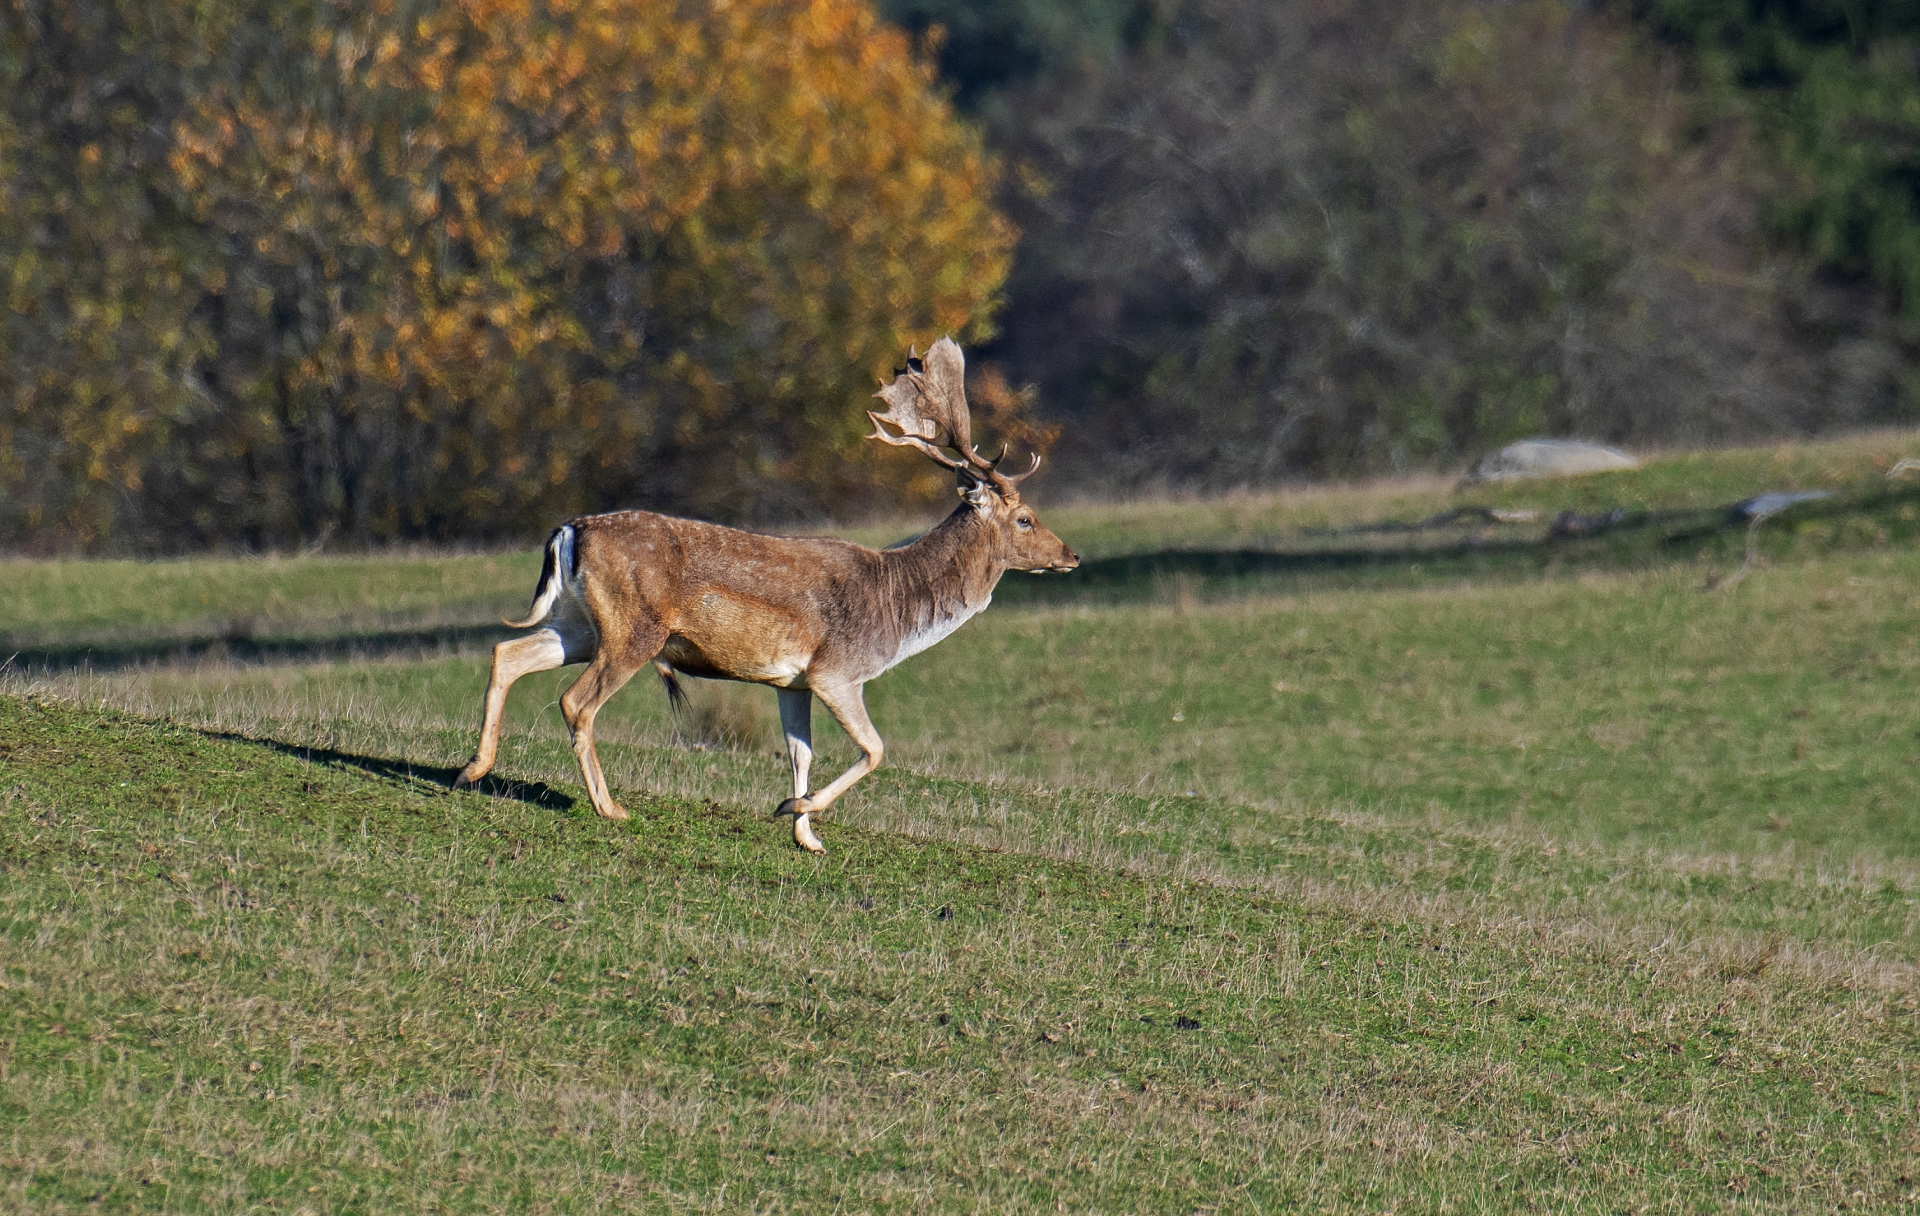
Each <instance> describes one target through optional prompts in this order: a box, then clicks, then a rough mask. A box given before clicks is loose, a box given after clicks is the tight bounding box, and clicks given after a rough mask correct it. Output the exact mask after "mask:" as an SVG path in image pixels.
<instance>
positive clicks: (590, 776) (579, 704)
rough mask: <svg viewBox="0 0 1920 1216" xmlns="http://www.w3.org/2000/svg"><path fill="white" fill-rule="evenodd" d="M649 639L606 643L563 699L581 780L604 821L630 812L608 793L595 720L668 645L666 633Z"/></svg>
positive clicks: (563, 712)
mask: <svg viewBox="0 0 1920 1216" xmlns="http://www.w3.org/2000/svg"><path fill="white" fill-rule="evenodd" d="M651 632H652V631H649V634H648V635H645V636H639V637H632V636H630V637H629V638H628V639H626V641H627V644H626V645H612V644H608V643H605V642H603V643H602V645H601V647H600V650H599V653H597V654H595V655H594V656H593V662H591V663H589V664H587V669H586V670H585V671H583V672H581V673H580V678H579V679H577V680H575V681H574V682H573V685H572V687H570V688H568V689H567V691H566V692H565V693H564V694H562V695H561V697H560V713H561V715H562V716H563V717H565V718H566V720H567V733H568V734H569V735H570V736H572V738H573V755H574V759H576V760H578V761H579V762H580V776H581V778H582V779H584V780H585V781H586V783H587V797H589V798H591V799H592V800H593V809H594V810H595V811H596V812H598V813H599V815H600V817H601V818H602V819H625V818H626V817H627V812H626V811H625V810H623V809H621V807H620V804H619V803H617V802H615V801H614V800H613V794H612V792H611V791H609V790H608V789H607V778H606V774H605V773H602V772H601V771H600V754H599V752H598V751H596V750H595V749H594V746H593V719H594V717H595V716H596V715H597V714H599V712H600V707H601V706H602V705H605V704H606V703H607V701H608V699H609V698H610V697H612V696H613V694H614V693H616V692H619V691H620V689H621V687H622V686H623V685H625V684H626V682H627V681H628V680H631V679H632V678H633V675H634V673H635V672H637V671H639V670H640V669H641V668H642V667H645V666H646V665H647V664H648V663H650V662H652V661H653V657H654V656H655V655H657V654H659V653H660V648H661V646H663V645H665V644H666V640H667V632H666V630H664V629H662V630H658V631H657V632H658V634H659V636H658V637H657V638H655V637H652V636H651ZM636 655H637V656H639V657H637V658H636V657H635V656H636Z"/></svg>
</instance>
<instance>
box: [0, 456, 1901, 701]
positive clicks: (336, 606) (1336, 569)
mask: <svg viewBox="0 0 1920 1216" xmlns="http://www.w3.org/2000/svg"><path fill="white" fill-rule="evenodd" d="M1915 455H1920V435H1916V434H1915V433H1913V432H1911V431H1901V432H1876V433H1872V434H1866V435H1859V436H1852V437H1848V438H1844V439H1838V440H1831V441H1826V442H1821V443H1807V444H1793V445H1781V446H1772V447H1766V448H1749V449H1732V450H1727V451H1715V452H1681V453H1667V454H1656V455H1652V456H1650V457H1649V458H1648V460H1647V463H1646V464H1645V466H1644V467H1642V468H1640V469H1637V470H1632V471H1627V472H1619V473H1601V474H1592V475H1589V476H1585V477H1573V478H1554V479H1545V480H1538V481H1526V482H1512V483H1505V484H1501V485H1482V486H1454V485H1452V484H1450V483H1448V482H1445V481H1442V480H1440V479H1436V478H1414V479H1410V480H1402V481H1391V482H1380V483H1373V484H1367V485H1357V486H1335V487H1312V488H1304V489H1298V490H1287V491H1279V492H1264V493H1244V494H1234V495H1227V496H1224V497H1217V498H1209V499H1191V500H1188V499H1148V500H1142V501H1138V502H1131V503H1083V504H1068V505H1063V506H1059V507H1047V508H1046V509H1045V515H1046V518H1047V521H1048V523H1049V524H1050V525H1051V526H1052V527H1053V528H1054V530H1055V531H1057V532H1059V533H1060V534H1061V535H1062V536H1064V537H1066V538H1068V540H1069V541H1070V543H1072V544H1073V545H1074V546H1075V548H1076V549H1078V550H1079V551H1080V553H1081V554H1082V555H1083V556H1084V557H1086V558H1087V559H1088V563H1087V565H1086V567H1084V568H1083V570H1082V572H1081V573H1080V574H1079V575H1077V576H1076V577H1075V578H1073V579H1046V580H1009V581H1008V582H1007V583H1006V584H1005V585H1004V588H1003V591H1002V593H1001V598H1002V600H1003V602H1006V603H1016V602H1022V601H1032V600H1036V599H1042V600H1049V601H1059V600H1063V599H1064V600H1068V601H1084V602H1115V601H1119V602H1128V601H1139V600H1141V599H1150V600H1163V601H1165V600H1174V599H1179V598H1182V597H1190V596H1192V595H1194V594H1196V593H1198V594H1208V595H1213V594H1227V595H1241V594H1249V593H1253V594H1266V593H1271V592H1273V591H1275V590H1299V589H1301V588H1302V587H1303V586H1308V585H1311V586H1318V587H1323V588H1325V589H1330V590H1340V589H1345V588H1348V587H1351V586H1356V585H1368V584H1372V585H1386V586H1395V587H1405V586H1417V585H1423V584H1425V583H1428V582H1431V581H1433V580H1434V579H1436V578H1446V577H1460V578H1474V579H1479V580H1485V579H1488V578H1490V577H1497V578H1501V579H1503V580H1504V579H1512V578H1515V577H1519V578H1529V577H1537V576H1539V575H1540V574H1541V573H1542V572H1547V573H1555V572H1567V571H1572V570H1577V569H1583V568H1591V569H1648V568H1654V567H1663V566H1668V565H1672V564H1674V563H1684V564H1696V565H1697V564H1701V563H1706V564H1716V563H1717V564H1718V565H1720V566H1721V567H1723V568H1724V567H1728V566H1730V565H1731V564H1733V563H1737V562H1738V561H1739V560H1740V558H1741V556H1742V553H1743V549H1744V545H1745V533H1744V530H1743V529H1740V528H1725V527H1722V526H1721V524H1722V519H1721V517H1722V515H1723V514H1724V508H1725V507H1727V506H1728V505H1730V504H1732V503H1734V502H1736V501H1739V500H1740V499H1743V498H1747V497H1749V496H1751V495H1753V494H1756V493H1759V492H1761V491H1764V490H1773V489H1808V488H1826V489H1832V490H1835V491H1837V492H1838V494H1839V497H1838V498H1837V499H1836V500H1835V501H1832V502H1829V503H1816V504H1808V505H1805V506H1801V507H1796V508H1794V509H1793V511H1792V512H1791V513H1790V514H1789V515H1788V516H1786V517H1784V518H1783V519H1782V520H1781V521H1779V522H1778V523H1776V524H1772V525H1769V526H1768V528H1767V529H1765V530H1764V532H1763V541H1764V549H1765V551H1766V552H1767V553H1768V554H1769V555H1771V556H1773V557H1775V558H1776V559H1782V558H1800V557H1806V556H1815V555H1821V554H1826V553H1833V552H1847V551H1856V550H1860V549H1870V548H1873V547H1876V546H1881V547H1884V546H1887V545H1893V546H1896V547H1897V546H1900V545H1903V544H1909V543H1911V542H1912V541H1913V540H1914V539H1915V537H1916V536H1920V478H1912V477H1910V478H1908V479H1905V480H1903V481H1900V482H1889V481H1888V480H1887V478H1886V476H1885V470H1886V469H1887V468H1889V467H1890V466H1891V465H1892V464H1893V463H1894V462H1895V461H1896V460H1898V459H1899V458H1900V457H1902V456H1915ZM1466 505H1478V506H1491V507H1502V508H1506V509H1515V510H1521V509H1527V510H1533V511H1536V512H1538V513H1539V518H1538V519H1537V520H1536V521H1534V522H1530V523H1511V524H1498V523H1496V524H1488V523H1484V522H1480V521H1467V522H1465V523H1463V524H1462V525H1461V526H1458V527H1452V528H1439V529H1433V530H1429V531H1423V532H1413V533H1407V532H1387V533H1378V532H1367V531H1360V532H1356V531H1353V529H1355V528H1357V527H1358V528H1365V527H1367V526H1369V525H1378V524H1381V523H1383V522H1384V523H1393V524H1411V523H1416V522H1418V521H1420V520H1423V519H1426V518H1429V517H1431V516H1433V515H1436V514H1439V513H1441V512H1444V511H1447V510H1450V509H1453V508H1456V507H1460V506H1466ZM1616 506H1620V507H1625V508H1627V509H1628V510H1629V511H1631V512H1634V513H1635V518H1634V520H1633V523H1632V526H1629V527H1626V528H1623V529H1620V530H1617V531H1616V532H1614V533H1611V534H1609V535H1608V536H1606V537H1603V538H1599V539H1596V540H1589V541H1585V542H1578V543H1565V542H1556V543H1547V542H1546V541H1544V540H1543V536H1544V532H1545V529H1546V521H1547V520H1548V519H1549V518H1550V517H1551V516H1552V515H1553V514H1554V513H1556V512H1558V511H1562V510H1576V511H1581V512H1587V513H1596V512H1604V511H1607V510H1611V509H1612V508H1613V507H1616ZM1644 514H1651V515H1652V516H1653V518H1648V519H1643V518H1641V516H1642V515H1644ZM933 522H935V517H928V518H922V519H904V518H903V519H898V520H882V521H877V522H872V523H869V524H865V525H861V526H855V527H847V528H841V529H837V530H835V531H836V532H837V533H838V534H840V535H844V536H847V537H850V538H851V539H855V540H859V541H861V542H863V543H866V544H872V545H886V544H891V543H893V542H895V541H897V540H900V539H902V538H903V537H906V536H910V535H912V534H914V533H916V532H918V531H920V530H922V529H924V528H926V527H928V526H930V525H931V524H932V523H933ZM1410 566H1411V567H1412V568H1411V569H1410V568H1409V567H1410ZM539 567H540V554H539V546H538V544H537V543H533V542H530V543H528V544H527V545H525V546H522V547H520V548H518V549H515V550H513V551H509V552H500V553H454V554H448V553H433V552H412V551H401V552H396V553H392V554H381V555H372V556H360V557H352V556H323V557H311V556H282V557H272V558H263V559H256V560H251V561H248V560H233V559H214V558H196V559H186V560H177V561H159V562H135V561H118V562H86V561H43V560H27V559H15V560H9V561H4V562H0V619H4V620H5V622H6V624H5V625H4V626H0V652H6V653H14V652H21V653H22V658H21V662H23V663H24V664H25V665H27V666H36V665H47V664H51V665H54V666H63V665H67V664H70V663H73V662H76V661H79V660H81V659H83V658H85V657H87V656H89V655H91V656H92V657H93V659H94V661H95V662H105V663H107V664H109V665H111V664H114V663H119V662H125V661H130V660H132V661H137V660H141V659H144V658H152V657H155V656H160V655H165V654H167V653H169V652H171V651H174V650H180V649H183V648H184V649H188V650H196V649H197V650H213V651H215V652H231V653H241V654H248V653H252V652H253V651H255V650H260V649H264V650H267V651H269V652H274V651H279V652H298V651H299V650H300V649H301V648H302V647H306V648H313V647H315V646H316V645H319V644H323V643H339V644H341V645H342V646H347V644H348V643H352V642H354V641H356V640H357V641H358V642H359V643H360V644H361V645H362V646H363V647H367V648H374V649H378V648H380V647H381V646H382V645H383V639H384V640H385V642H389V643H391V644H394V645H415V646H417V645H419V644H422V643H433V642H443V641H444V642H451V643H456V644H458V643H466V642H471V641H473V640H475V638H476V637H478V636H480V634H481V633H484V632H485V631H489V630H494V631H497V625H498V622H499V619H500V617H501V616H502V615H503V614H517V613H519V612H521V611H523V610H524V608H525V605H526V601H527V599H528V598H529V597H530V596H531V594H532V588H533V583H534V581H535V579H536V577H537V575H538V572H539ZM476 631H479V632H476ZM347 648H349V649H350V648H351V647H350V646H347ZM4 657H5V656H4V654H0V658H4Z"/></svg>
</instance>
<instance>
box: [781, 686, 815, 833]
mask: <svg viewBox="0 0 1920 1216" xmlns="http://www.w3.org/2000/svg"><path fill="white" fill-rule="evenodd" d="M774 691H775V692H776V693H778V694H779V697H780V729H781V730H782V731H783V732H785V734H786V736H787V759H788V760H789V761H790V762H791V763H792V764H793V797H791V798H789V799H787V800H786V801H785V802H782V803H781V804H780V806H779V808H778V809H776V810H775V811H774V814H776V815H792V816H793V843H795V844H797V845H799V846H800V847H801V848H803V849H805V850H806V851H807V852H809V853H824V852H826V848H825V847H824V846H823V845H821V843H820V838H819V837H818V836H815V835H814V834H813V827H812V825H811V824H810V823H809V822H808V821H807V815H808V812H809V811H810V810H811V809H812V808H811V806H810V805H808V806H804V807H803V805H802V804H803V803H805V802H806V801H807V779H808V774H809V773H810V772H811V771H812V769H813V693H812V692H810V691H808V690H807V689H804V688H776V689H774Z"/></svg>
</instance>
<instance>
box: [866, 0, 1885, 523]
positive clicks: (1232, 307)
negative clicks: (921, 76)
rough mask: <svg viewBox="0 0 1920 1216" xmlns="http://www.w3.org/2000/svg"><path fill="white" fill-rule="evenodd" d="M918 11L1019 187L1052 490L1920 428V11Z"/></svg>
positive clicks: (1185, 4)
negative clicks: (1917, 424) (1050, 423)
mask: <svg viewBox="0 0 1920 1216" xmlns="http://www.w3.org/2000/svg"><path fill="white" fill-rule="evenodd" d="M883 7H884V8H885V10H886V11H887V12H888V13H889V15H890V16H892V17H893V18H895V19H896V20H899V21H901V22H902V23H904V24H906V25H907V26H908V27H909V28H913V29H916V30H930V29H932V28H933V27H939V28H940V29H941V30H943V31H944V34H945V38H944V42H942V43H941V44H940V50H939V54H940V57H941V62H942V65H943V70H945V71H946V72H947V73H948V74H949V75H950V76H951V77H953V78H954V79H955V81H956V92H957V96H958V98H959V99H960V100H961V102H962V103H963V104H965V105H966V106H967V107H969V108H970V110H971V111H972V112H973V113H975V114H976V115H978V116H979V118H980V119H981V121H982V122H983V124H984V125H985V126H986V129H987V131H988V133H989V142H990V144H992V145H994V146H996V148H997V150H999V151H1000V152H1001V153H1002V154H1003V155H1004V156H1005V157H1006V158H1007V159H1008V162H1009V166H1010V168H1011V170H1012V172H1010V173H1009V175H1008V187H1007V190H1006V195H1005V197H1006V200H1007V202H1006V205H1007V209H1008V212H1009V214H1010V215H1011V216H1012V217H1013V219H1014V220H1015V222H1016V223H1017V224H1018V225H1019V226H1020V228H1021V230H1022V237H1021V242H1020V245H1019V248H1018V251H1017V254H1016V260H1015V265H1014V269H1013V272H1012V275H1011V277H1010V279H1009V281H1008V285H1007V300H1008V304H1007V309H1006V311H1005V313H1004V314H1003V316H1002V319H1001V330H1002V336H1001V337H1000V339H999V340H998V341H997V342H996V343H995V344H994V346H993V347H992V349H991V350H990V351H987V352H983V353H985V354H988V355H990V356H991V357H993V358H995V359H997V360H999V361H1000V362H1001V363H1002V364H1003V365H1004V366H1005V369H1006V371H1007V374H1008V375H1009V376H1011V377H1012V379H1013V380H1014V381H1015V382H1030V383H1032V384H1034V385H1037V386H1038V389H1039V401H1040V402H1041V405H1042V408H1043V410H1044V411H1045V412H1046V413H1047V415H1048V416H1049V417H1050V418H1052V419H1053V420H1055V421H1057V422H1060V423H1062V424H1064V429H1063V438H1062V440H1061V442H1062V444H1063V445H1064V447H1065V448H1066V449H1067V450H1066V451H1063V453H1062V457H1063V458H1062V459H1061V460H1059V461H1058V462H1057V464H1056V470H1057V472H1056V474H1055V477H1056V480H1055V482H1054V483H1053V484H1054V485H1059V484H1060V481H1061V480H1063V479H1072V480H1073V481H1075V482H1076V483H1079V484H1082V485H1084V486H1086V487H1087V488H1089V489H1097V488H1114V487H1116V486H1117V487H1122V488H1126V487H1142V486H1146V485H1152V484H1155V483H1173V484H1180V485H1190V486H1221V485H1234V484H1245V483H1257V482H1262V481H1270V480H1274V479H1277V478H1284V477H1293V476H1300V475H1303V474H1305V475H1326V474H1351V473H1356V472H1367V471H1376V470H1386V469H1394V468H1406V467H1433V466H1439V467H1458V466H1459V465H1460V463H1462V462H1463V461H1465V460H1467V459H1470V458H1472V457H1474V456H1475V455H1477V454H1478V453H1480V452H1482V451H1484V450H1486V449H1488V448H1491V447H1494V446H1498V445H1499V444H1501V443H1503V442H1505V441H1507V440H1510V439H1513V438H1518V437H1521V436H1524V435H1530V434H1558V435H1579V436H1584V437H1589V438H1595V439H1601V440H1609V441H1614V442H1623V443H1655V442H1702V441H1705V442H1714V441H1727V440H1734V439H1740V438H1746V437H1754V436H1763V435H1774V434H1786V433H1805V432H1811V431H1815V430H1820V429H1830V428H1839V427H1847V426H1858V425H1867V424H1883V423H1890V422H1910V421H1912V420H1914V419H1915V418H1916V417H1920V408H1917V406H1920V385H1917V384H1916V381H1915V378H1914V359H1915V355H1916V351H1917V350H1920V342H1917V341H1916V333H1915V329H1916V327H1915V325H1914V323H1913V322H1914V318H1916V317H1920V152H1917V151H1916V149H1920V139H1917V138H1916V136H1920V71H1917V70H1916V40H1915V34H1916V31H1920V16H1917V15H1916V14H1920V10H1916V9H1915V8H1913V7H1912V6H1910V5H1895V4H1893V3H1891V2H1890V0H1848V2H1846V3H1841V2H1839V0H1829V2H1825V3H1820V2H1814V3H1798V2H1789V0H1619V2H1617V3H1594V4H1589V5H1584V6H1583V5H1579V4H1573V3H1562V2H1559V0H1331V2H1329V0H883Z"/></svg>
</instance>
